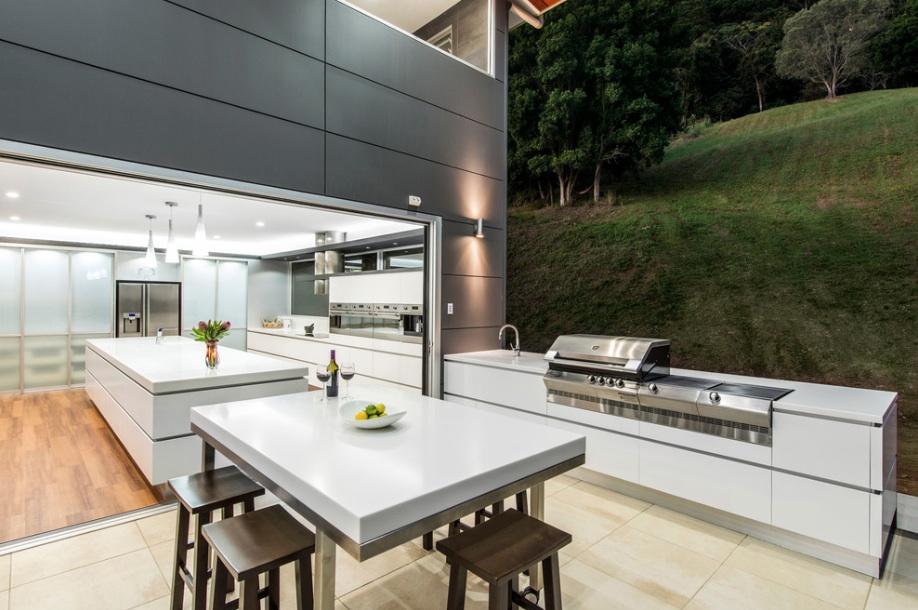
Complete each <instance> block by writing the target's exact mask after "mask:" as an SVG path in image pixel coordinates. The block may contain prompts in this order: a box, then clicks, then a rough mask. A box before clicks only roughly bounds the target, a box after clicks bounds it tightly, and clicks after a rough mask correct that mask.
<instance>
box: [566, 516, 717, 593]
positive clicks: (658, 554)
mask: <svg viewBox="0 0 918 610" xmlns="http://www.w3.org/2000/svg"><path fill="white" fill-rule="evenodd" d="M577 558H578V559H579V560H580V561H582V562H584V563H586V564H587V565H589V566H591V567H593V568H596V569H598V570H602V571H603V572H605V573H606V574H609V575H610V576H613V577H615V578H617V579H619V580H621V581H623V582H625V583H627V584H629V585H631V586H632V587H634V588H636V589H639V590H641V591H643V592H644V593H648V594H650V595H652V596H653V597H655V598H657V599H658V600H660V601H662V602H663V603H666V604H670V605H673V606H678V607H682V606H684V605H685V604H686V603H688V601H689V600H690V599H691V598H692V596H693V595H695V593H696V592H697V591H698V590H699V589H700V588H701V586H702V585H703V584H704V583H705V582H706V581H707V580H708V578H710V577H711V575H712V574H713V573H714V571H715V570H717V568H718V567H719V566H720V562H719V561H716V560H714V559H711V558H710V557H706V556H704V555H702V554H701V553H696V552H695V551H690V550H689V549H686V548H683V547H681V546H679V545H676V544H673V543H672V542H667V541H666V540H661V539H660V538H656V537H654V536H651V535H649V534H645V533H644V532H642V531H639V530H636V529H633V528H631V527H630V526H627V525H626V526H624V527H621V528H619V529H617V530H615V531H614V532H613V533H612V534H610V535H609V536H607V537H606V538H603V539H602V540H601V541H600V542H598V543H596V544H595V545H593V546H591V547H590V548H589V549H588V550H586V551H585V552H583V553H581V554H580V555H579V556H578V557H577Z"/></svg>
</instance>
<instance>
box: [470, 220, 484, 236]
mask: <svg viewBox="0 0 918 610" xmlns="http://www.w3.org/2000/svg"><path fill="white" fill-rule="evenodd" d="M474 227H475V230H474V231H472V235H474V236H475V237H477V238H479V239H481V238H483V237H484V218H479V219H478V220H476V221H475V224H474Z"/></svg>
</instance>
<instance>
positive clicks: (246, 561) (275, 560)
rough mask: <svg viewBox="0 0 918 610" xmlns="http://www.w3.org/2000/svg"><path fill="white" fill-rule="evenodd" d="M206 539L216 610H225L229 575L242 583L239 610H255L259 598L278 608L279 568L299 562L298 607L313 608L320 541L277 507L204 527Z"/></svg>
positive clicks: (297, 564) (297, 573)
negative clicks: (263, 582)
mask: <svg viewBox="0 0 918 610" xmlns="http://www.w3.org/2000/svg"><path fill="white" fill-rule="evenodd" d="M203 534H204V538H205V539H206V540H207V542H208V544H210V546H212V547H213V549H214V578H213V583H212V584H211V608H212V610H225V609H226V608H227V602H226V589H225V588H224V587H223V586H222V585H221V583H223V582H226V578H227V576H228V575H229V574H232V576H233V578H235V579H236V581H237V582H239V610H257V608H258V607H259V602H260V599H261V598H264V597H267V598H268V608H269V610H271V609H279V608H280V567H281V566H282V565H284V564H287V563H290V562H291V561H295V562H296V607H297V608H298V609H299V610H312V607H313V597H312V559H311V558H312V554H313V553H314V552H315V550H316V537H315V535H314V534H313V533H312V532H310V531H309V530H308V529H306V528H305V527H304V526H303V525H302V524H300V522H299V521H297V520H296V519H294V518H293V517H292V516H291V515H290V513H288V512H287V511H286V510H284V507H283V506H279V505H274V506H269V507H268V508H263V509H261V510H256V511H255V512H251V513H246V514H244V515H240V516H238V517H233V518H232V519H226V520H224V521H218V522H216V523H209V524H207V525H205V526H204V527H203ZM265 572H267V573H268V578H267V586H266V587H265V589H263V590H259V588H258V576H259V575H260V574H264V573H265Z"/></svg>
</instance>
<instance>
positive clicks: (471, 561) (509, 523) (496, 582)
mask: <svg viewBox="0 0 918 610" xmlns="http://www.w3.org/2000/svg"><path fill="white" fill-rule="evenodd" d="M570 542H571V535H570V534H568V533H567V532H565V531H562V530H560V529H558V528H556V527H553V526H551V525H549V524H547V523H545V522H543V521H540V520H538V519H536V518H534V517H530V516H529V515H526V514H524V513H522V512H520V511H518V510H516V509H513V508H511V509H508V510H505V511H503V512H501V513H498V514H497V515H494V516H493V517H491V518H490V519H488V520H487V521H485V522H484V523H482V524H481V525H477V526H475V527H474V528H473V529H470V530H468V531H465V532H462V533H459V534H456V535H455V536H451V537H449V538H445V539H443V540H440V541H438V542H437V550H438V551H440V552H441V553H443V554H444V555H445V556H446V559H447V561H448V562H449V563H450V584H449V588H450V596H449V608H450V609H451V610H453V609H456V610H458V609H461V608H463V607H464V604H465V590H464V589H465V580H466V578H465V571H466V570H468V571H469V572H472V573H473V574H475V575H477V576H478V577H480V578H481V579H482V580H484V581H485V582H487V583H488V586H489V588H490V594H489V598H490V602H489V608H490V609H492V610H497V609H498V608H500V609H502V608H509V607H510V606H509V605H510V602H511V599H512V600H513V603H516V604H518V605H524V604H525V603H526V602H522V598H521V596H519V595H518V594H516V578H517V576H519V574H521V573H523V572H524V571H525V570H527V569H528V568H529V567H530V566H533V565H536V564H538V563H539V562H542V565H543V568H544V569H545V590H546V593H547V600H546V608H548V609H549V610H551V609H556V610H560V608H561V594H560V587H559V582H558V581H559V565H558V551H559V550H560V549H561V548H562V547H564V546H566V545H567V544H569V543H570ZM531 606H534V604H531ZM526 607H530V606H528V605H527V606H526Z"/></svg>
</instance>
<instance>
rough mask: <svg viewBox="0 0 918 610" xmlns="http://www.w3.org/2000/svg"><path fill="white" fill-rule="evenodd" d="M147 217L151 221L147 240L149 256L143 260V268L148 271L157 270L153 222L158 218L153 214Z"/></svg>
mask: <svg viewBox="0 0 918 610" xmlns="http://www.w3.org/2000/svg"><path fill="white" fill-rule="evenodd" d="M146 216H147V219H148V220H149V221H150V232H149V239H148V240H147V255H146V256H145V257H144V259H143V266H144V268H146V269H156V250H154V249H153V221H154V220H155V219H156V216H153V215H152V214H147V215H146Z"/></svg>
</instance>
